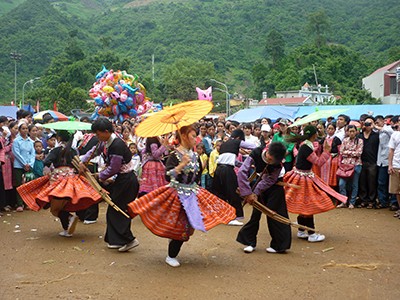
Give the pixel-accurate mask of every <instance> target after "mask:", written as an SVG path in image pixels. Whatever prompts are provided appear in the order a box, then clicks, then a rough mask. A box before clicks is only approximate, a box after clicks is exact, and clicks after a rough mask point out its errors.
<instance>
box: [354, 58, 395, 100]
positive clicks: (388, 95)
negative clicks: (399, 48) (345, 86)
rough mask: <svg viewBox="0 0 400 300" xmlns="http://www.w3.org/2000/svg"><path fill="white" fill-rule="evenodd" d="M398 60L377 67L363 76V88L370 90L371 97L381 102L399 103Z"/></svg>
mask: <svg viewBox="0 0 400 300" xmlns="http://www.w3.org/2000/svg"><path fill="white" fill-rule="evenodd" d="M399 80H400V60H398V61H395V62H393V63H391V64H388V65H386V66H384V67H382V68H379V69H377V70H376V71H374V72H373V73H372V74H370V75H369V76H367V77H365V78H363V80H362V83H363V88H364V89H365V90H367V91H369V92H371V95H372V97H374V98H378V99H381V100H382V103H383V104H399V103H400V95H399V91H400V86H399Z"/></svg>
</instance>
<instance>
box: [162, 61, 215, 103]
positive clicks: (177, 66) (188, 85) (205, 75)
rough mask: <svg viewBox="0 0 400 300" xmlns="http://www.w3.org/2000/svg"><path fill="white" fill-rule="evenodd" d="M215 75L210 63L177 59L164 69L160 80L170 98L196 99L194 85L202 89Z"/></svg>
mask: <svg viewBox="0 0 400 300" xmlns="http://www.w3.org/2000/svg"><path fill="white" fill-rule="evenodd" d="M214 77H215V70H214V66H213V64H212V63H208V62H204V61H199V60H193V59H187V58H186V59H185V58H183V59H178V60H177V61H175V62H174V63H172V64H171V65H168V66H166V67H165V69H164V73H163V75H162V81H163V83H164V85H165V87H164V88H165V95H166V96H167V97H168V98H172V99H183V100H193V99H197V94H196V86H198V87H200V88H201V89H204V88H205V86H206V85H207V83H208V82H209V80H210V79H211V78H214Z"/></svg>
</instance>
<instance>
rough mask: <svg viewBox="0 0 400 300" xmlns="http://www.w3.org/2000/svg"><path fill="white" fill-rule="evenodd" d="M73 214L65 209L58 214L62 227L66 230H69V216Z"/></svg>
mask: <svg viewBox="0 0 400 300" xmlns="http://www.w3.org/2000/svg"><path fill="white" fill-rule="evenodd" d="M71 216H72V215H71V214H70V213H69V212H68V211H65V210H62V211H60V213H59V214H58V218H59V219H60V222H61V226H62V228H63V229H64V230H67V229H68V225H69V218H70V217H71Z"/></svg>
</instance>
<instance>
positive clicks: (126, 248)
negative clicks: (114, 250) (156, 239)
mask: <svg viewBox="0 0 400 300" xmlns="http://www.w3.org/2000/svg"><path fill="white" fill-rule="evenodd" d="M137 246H139V241H138V240H137V239H134V240H133V241H132V242H129V243H128V244H126V245H123V246H122V247H121V248H119V249H118V251H119V252H127V251H129V250H131V249H133V248H135V247H137Z"/></svg>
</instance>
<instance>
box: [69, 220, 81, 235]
mask: <svg viewBox="0 0 400 300" xmlns="http://www.w3.org/2000/svg"><path fill="white" fill-rule="evenodd" d="M78 221H79V219H78V216H77V215H72V216H71V217H70V218H69V223H68V233H69V234H71V235H72V234H73V233H74V232H75V228H76V224H78Z"/></svg>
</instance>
